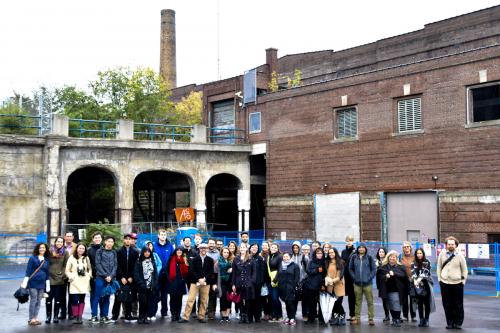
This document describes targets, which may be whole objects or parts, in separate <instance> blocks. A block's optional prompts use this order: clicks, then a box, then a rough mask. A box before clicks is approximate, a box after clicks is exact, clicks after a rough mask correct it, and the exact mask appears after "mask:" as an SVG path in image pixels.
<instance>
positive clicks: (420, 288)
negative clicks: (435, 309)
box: [413, 285, 427, 297]
mask: <svg viewBox="0 0 500 333" xmlns="http://www.w3.org/2000/svg"><path fill="white" fill-rule="evenodd" d="M413 289H414V291H415V296H420V297H425V296H427V290H425V288H424V286H422V285H418V286H416V287H415V286H414V287H413Z"/></svg>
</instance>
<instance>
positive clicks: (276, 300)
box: [268, 284, 283, 318]
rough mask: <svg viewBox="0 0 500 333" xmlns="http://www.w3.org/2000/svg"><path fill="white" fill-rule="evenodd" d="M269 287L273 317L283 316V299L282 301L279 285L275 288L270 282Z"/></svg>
mask: <svg viewBox="0 0 500 333" xmlns="http://www.w3.org/2000/svg"><path fill="white" fill-rule="evenodd" d="M268 289H269V291H270V293H271V301H272V308H271V309H272V310H271V317H273V318H281V317H283V310H282V309H281V301H280V296H279V291H278V287H276V288H273V287H271V284H269V285H268Z"/></svg>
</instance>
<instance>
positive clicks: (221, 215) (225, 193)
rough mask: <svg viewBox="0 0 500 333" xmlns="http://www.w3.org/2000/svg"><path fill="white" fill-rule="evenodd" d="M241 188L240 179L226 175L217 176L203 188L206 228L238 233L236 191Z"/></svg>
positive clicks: (239, 227)
mask: <svg viewBox="0 0 500 333" xmlns="http://www.w3.org/2000/svg"><path fill="white" fill-rule="evenodd" d="M242 188H243V185H242V182H241V181H240V179H239V178H238V177H236V176H234V175H231V174H228V173H221V174H217V175H215V176H213V177H211V178H210V179H209V181H208V182H207V185H206V186H205V195H206V206H207V212H206V218H207V226H208V228H211V229H212V230H214V231H238V230H239V229H241V226H240V225H239V205H238V191H239V190H241V189H242Z"/></svg>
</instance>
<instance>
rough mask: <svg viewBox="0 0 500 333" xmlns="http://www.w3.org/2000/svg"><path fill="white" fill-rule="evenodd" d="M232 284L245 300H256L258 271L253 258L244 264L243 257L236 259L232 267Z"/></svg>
mask: <svg viewBox="0 0 500 333" xmlns="http://www.w3.org/2000/svg"><path fill="white" fill-rule="evenodd" d="M232 269H233V272H232V284H233V286H236V289H237V290H238V292H239V293H240V294H241V297H242V298H243V299H245V300H251V299H254V298H255V281H256V279H257V270H256V268H255V262H254V261H253V260H252V258H249V259H248V260H247V261H245V262H243V260H241V257H240V256H238V257H236V258H234V260H233V265H232Z"/></svg>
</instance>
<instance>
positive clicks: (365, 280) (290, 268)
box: [21, 229, 467, 329]
mask: <svg viewBox="0 0 500 333" xmlns="http://www.w3.org/2000/svg"><path fill="white" fill-rule="evenodd" d="M73 240H74V236H73V234H72V233H71V232H68V233H66V234H65V236H64V237H57V238H55V240H54V242H53V244H52V245H51V246H50V247H48V246H47V245H46V244H44V243H39V244H37V245H36V247H35V249H34V251H33V256H31V257H30V259H29V261H28V265H27V269H26V275H25V276H26V277H25V278H24V280H23V282H22V285H21V287H22V288H27V289H28V290H29V295H30V305H29V321H28V323H29V325H40V324H41V322H40V320H39V319H38V313H39V310H40V305H41V302H42V299H43V298H45V306H46V320H45V323H47V324H50V323H58V322H59V320H65V319H67V318H68V319H70V320H73V324H82V322H83V318H82V315H83V313H84V309H85V299H86V295H87V294H89V296H90V307H91V317H90V318H89V319H88V320H89V322H90V323H105V324H108V323H114V322H116V321H117V320H118V319H120V314H121V313H122V314H123V317H122V319H123V320H125V321H128V322H133V321H138V323H139V324H149V323H151V321H153V320H155V319H156V316H157V313H158V310H159V312H160V315H161V317H163V318H166V317H168V316H169V315H168V312H169V310H170V318H171V321H174V322H178V323H187V322H189V320H190V318H191V317H193V318H196V319H197V320H198V321H199V322H200V323H206V322H207V321H210V320H216V313H217V312H216V309H217V305H218V307H219V315H220V316H219V319H218V320H219V321H220V322H221V323H229V322H231V319H230V318H231V317H232V315H234V317H236V318H237V320H239V322H240V323H252V322H255V323H257V322H261V321H266V322H271V323H272V322H281V323H283V324H286V325H291V326H293V325H296V318H297V308H298V304H299V302H301V310H302V320H303V321H304V322H305V323H306V324H314V323H316V322H319V323H321V324H324V325H328V324H330V325H334V326H344V325H346V323H347V322H348V321H349V322H350V324H351V325H359V324H360V315H361V310H362V304H363V296H364V298H365V299H366V303H367V307H368V324H369V325H375V321H374V320H375V311H374V301H373V289H372V288H373V284H374V283H373V282H374V281H375V282H376V287H377V290H378V296H379V297H380V298H381V300H382V304H383V309H384V317H383V322H384V323H387V324H390V325H392V326H394V327H401V325H402V322H403V321H407V322H416V321H417V311H418V317H419V323H418V326H419V327H428V326H429V317H430V314H431V313H432V312H433V311H434V310H435V303H434V294H433V289H434V288H433V287H434V279H433V277H432V273H431V272H432V270H431V263H430V261H429V260H428V259H427V258H426V256H425V251H424V250H423V249H422V248H417V249H415V250H413V249H412V246H411V243H410V242H403V244H402V248H401V250H402V251H401V253H399V252H397V251H394V250H392V251H387V249H385V248H383V247H381V248H379V249H378V250H377V252H376V253H375V255H374V256H372V255H371V254H370V253H369V249H368V248H367V247H366V245H365V244H364V243H360V244H359V245H358V246H357V247H355V246H354V238H353V237H352V236H347V237H346V245H345V248H343V249H342V250H341V251H339V250H338V249H336V248H335V247H333V246H332V245H331V244H329V243H323V244H321V243H320V242H318V241H314V242H312V243H311V244H301V243H300V242H298V241H296V242H293V244H292V247H291V251H289V252H286V251H281V250H280V246H279V244H278V243H274V242H272V241H264V242H262V243H252V242H251V241H250V239H249V234H248V233H247V232H243V233H241V235H240V239H239V244H237V243H236V242H234V241H231V242H229V243H228V244H227V246H225V245H224V243H223V241H222V240H219V239H214V238H209V239H208V241H207V242H206V243H203V242H202V237H201V236H200V235H198V234H197V235H195V236H194V243H193V242H192V241H193V240H192V239H191V238H190V237H184V239H183V240H182V245H180V246H178V247H174V245H173V244H172V243H171V242H170V241H169V240H168V239H167V232H166V230H164V229H160V230H159V231H158V239H157V240H156V241H154V242H153V241H148V242H146V243H145V244H144V247H142V249H139V248H138V247H137V246H136V241H137V235H136V234H134V233H129V234H127V235H125V236H124V238H123V246H122V247H120V248H119V249H118V250H115V249H114V245H115V241H116V240H115V239H114V238H113V237H112V236H106V235H102V234H101V233H99V232H96V233H95V234H93V235H92V244H90V246H87V245H86V244H84V243H74V242H73ZM445 242H446V250H443V251H442V252H441V253H440V255H439V257H438V259H437V267H436V268H437V279H438V281H439V284H440V289H441V294H442V302H443V307H444V310H445V315H446V321H447V325H446V327H447V328H449V329H460V328H461V326H462V323H463V320H464V311H463V291H464V284H465V281H466V279H467V266H466V262H465V259H464V257H463V256H462V255H461V254H460V252H459V251H458V250H457V247H458V240H457V239H456V238H454V237H448V238H447V239H446V240H445ZM111 295H114V303H113V307H112V310H111V316H110V315H109V308H110V297H111ZM185 295H187V296H185ZM320 295H327V296H329V297H331V299H332V300H334V304H333V307H331V312H330V311H329V309H328V311H327V312H326V315H325V309H324V308H322V307H324V305H323V304H322V303H321V301H320V298H321V297H320ZM66 296H68V297H66ZM183 298H186V302H185V307H184V311H182V310H183V309H182V304H183ZM344 298H347V311H346V310H345V309H344V305H343V299H344ZM66 299H67V300H68V302H66ZM282 302H283V303H284V305H285V311H286V313H285V314H283V310H282V304H283V303H282ZM233 305H234V307H233Z"/></svg>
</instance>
